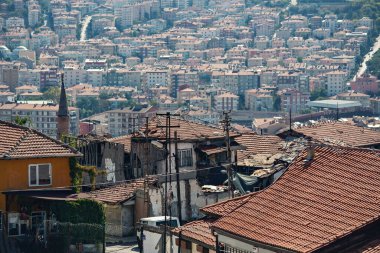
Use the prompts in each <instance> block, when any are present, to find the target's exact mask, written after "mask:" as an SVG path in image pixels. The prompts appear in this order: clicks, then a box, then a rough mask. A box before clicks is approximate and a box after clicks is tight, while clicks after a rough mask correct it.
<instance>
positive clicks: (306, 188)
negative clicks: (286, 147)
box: [204, 147, 380, 252]
mask: <svg viewBox="0 0 380 253" xmlns="http://www.w3.org/2000/svg"><path fill="white" fill-rule="evenodd" d="M306 156H307V151H303V152H302V153H301V154H300V155H299V156H298V157H297V158H296V159H295V161H294V162H293V163H292V164H291V165H290V166H289V168H288V170H287V171H286V172H285V173H284V174H283V175H282V177H280V178H279V179H278V180H277V181H276V182H275V183H274V184H273V185H272V186H270V187H269V188H267V189H265V190H263V191H260V192H257V193H255V194H251V195H249V196H250V198H249V199H248V201H246V202H245V203H243V204H241V205H240V206H238V207H237V208H235V209H234V210H233V212H230V213H229V214H227V215H225V216H223V217H222V218H220V219H219V220H217V221H216V222H215V223H213V228H215V229H217V230H221V231H226V232H228V233H231V234H234V235H236V236H240V237H243V238H246V239H248V240H251V241H254V242H260V243H262V244H266V245H272V246H275V247H278V248H283V249H288V250H292V251H296V252H313V251H315V250H317V249H320V248H322V247H324V246H326V245H329V244H331V243H332V242H334V241H336V240H337V239H339V238H342V237H344V236H346V235H349V234H351V233H352V232H354V231H356V230H358V229H359V228H362V227H364V226H366V225H367V224H369V223H372V222H374V221H375V220H378V219H379V218H380V200H379V199H380V198H379V196H380V168H379V164H380V153H379V152H375V151H372V150H366V149H357V148H344V147H316V148H315V156H314V158H313V159H312V160H311V161H310V162H305V158H306ZM239 201H240V200H239ZM239 201H238V202H239ZM204 210H207V207H206V208H204Z"/></svg>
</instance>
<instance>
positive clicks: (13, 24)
mask: <svg viewBox="0 0 380 253" xmlns="http://www.w3.org/2000/svg"><path fill="white" fill-rule="evenodd" d="M18 27H25V22H24V19H23V18H18V17H10V18H7V20H6V21H5V28H7V29H8V30H10V29H13V28H18Z"/></svg>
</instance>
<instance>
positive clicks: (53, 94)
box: [42, 87, 61, 104]
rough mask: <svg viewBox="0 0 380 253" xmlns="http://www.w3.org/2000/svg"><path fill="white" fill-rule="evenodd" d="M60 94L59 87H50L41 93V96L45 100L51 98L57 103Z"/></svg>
mask: <svg viewBox="0 0 380 253" xmlns="http://www.w3.org/2000/svg"><path fill="white" fill-rule="evenodd" d="M60 94H61V89H60V88H59V87H51V88H49V89H48V90H47V91H45V92H44V93H43V95H42V98H43V99H45V100H51V101H53V102H54V103H56V104H57V103H58V102H59V96H60Z"/></svg>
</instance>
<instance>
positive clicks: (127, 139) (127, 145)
mask: <svg viewBox="0 0 380 253" xmlns="http://www.w3.org/2000/svg"><path fill="white" fill-rule="evenodd" d="M131 138H132V135H130V134H129V135H123V136H119V137H115V138H111V139H108V141H109V142H114V143H119V144H123V145H124V152H125V153H128V154H129V153H131Z"/></svg>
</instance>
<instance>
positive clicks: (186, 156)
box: [178, 149, 193, 167]
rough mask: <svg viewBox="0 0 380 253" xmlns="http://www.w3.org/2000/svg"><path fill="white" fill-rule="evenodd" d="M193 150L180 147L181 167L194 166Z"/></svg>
mask: <svg viewBox="0 0 380 253" xmlns="http://www.w3.org/2000/svg"><path fill="white" fill-rule="evenodd" d="M192 151H193V150H192V149H180V150H178V160H179V167H188V166H193V152H192Z"/></svg>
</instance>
